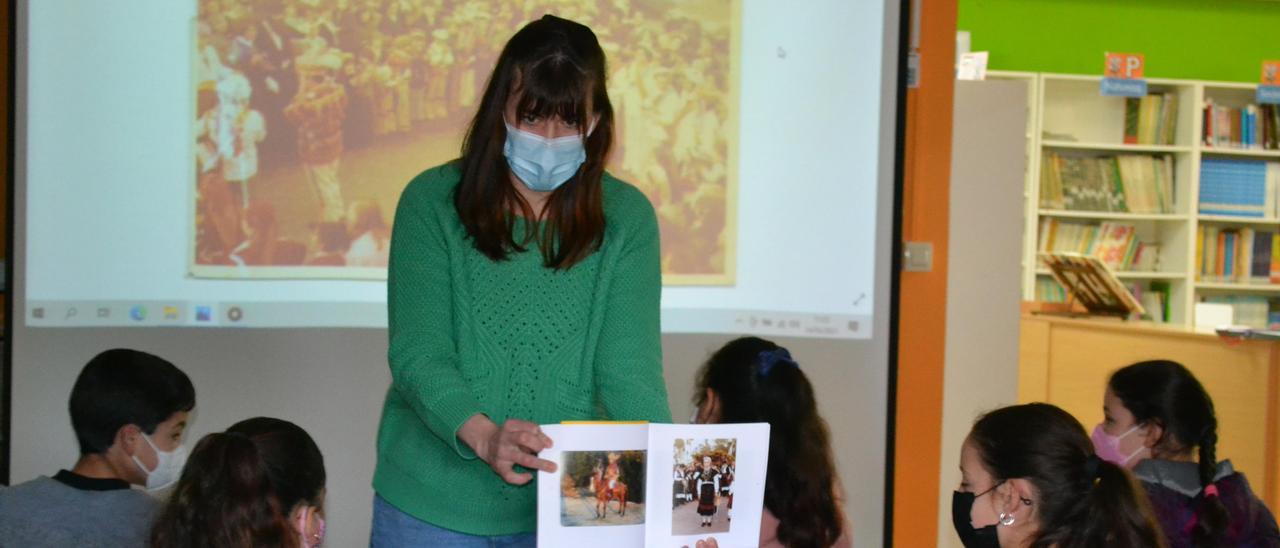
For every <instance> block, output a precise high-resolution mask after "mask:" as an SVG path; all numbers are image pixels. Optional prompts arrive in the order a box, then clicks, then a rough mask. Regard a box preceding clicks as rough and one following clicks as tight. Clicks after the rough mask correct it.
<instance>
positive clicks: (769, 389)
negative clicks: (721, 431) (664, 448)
mask: <svg viewBox="0 0 1280 548" xmlns="http://www.w3.org/2000/svg"><path fill="white" fill-rule="evenodd" d="M694 403H695V404H696V405H697V408H698V409H697V412H696V414H695V415H694V422H699V423H749V422H767V423H769V470H768V472H767V473H766V475H765V487H764V516H763V519H762V520H761V522H760V546H761V547H762V548H781V547H789V548H827V547H829V546H836V547H841V548H847V547H851V546H852V545H853V541H852V535H851V534H850V531H849V527H848V525H847V523H846V522H845V519H844V513H843V511H842V510H841V508H840V496H839V492H840V489H839V487H838V486H839V477H838V476H837V475H836V469H835V462H834V459H833V457H832V455H831V444H830V437H831V436H830V433H829V432H828V430H827V423H826V421H824V420H822V417H821V416H820V415H818V406H817V403H816V402H815V401H814V398H813V386H812V385H810V384H809V379H808V377H806V376H805V374H804V372H803V371H801V370H800V365H799V364H798V363H797V362H796V361H795V360H794V359H793V358H792V357H791V354H790V353H789V352H788V351H787V349H785V348H782V347H780V346H778V345H776V344H774V343H772V342H770V341H766V340H764V339H760V338H756V337H743V338H740V339H736V340H733V341H730V342H729V343H728V344H726V345H725V346H724V347H723V348H721V349H720V350H717V351H716V352H715V354H712V356H711V358H710V359H709V360H707V363H706V364H704V365H703V366H702V369H701V370H700V371H699V373H698V387H697V391H696V392H695V393H694ZM731 515H732V514H731Z"/></svg>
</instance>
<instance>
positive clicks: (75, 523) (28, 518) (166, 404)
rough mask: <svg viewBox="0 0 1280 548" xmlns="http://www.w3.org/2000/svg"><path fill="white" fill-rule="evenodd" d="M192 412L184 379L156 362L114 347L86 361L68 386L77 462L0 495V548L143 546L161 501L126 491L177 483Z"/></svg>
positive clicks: (188, 384)
mask: <svg viewBox="0 0 1280 548" xmlns="http://www.w3.org/2000/svg"><path fill="white" fill-rule="evenodd" d="M195 404H196V393H195V388H194V387H192V386H191V379H189V378H187V375H186V374H185V373H183V372H182V371H181V370H179V369H178V368H177V367H174V365H173V364H172V363H169V362H168V361H165V360H164V359H162V358H159V357H157V356H153V355H151V354H147V353H145V352H139V351H137V350H126V349H115V350H108V351H106V352H103V353H101V354H98V355H97V356H95V357H94V358H93V359H92V360H89V363H88V364H87V365H85V367H84V369H83V370H82V371H81V372H80V376H79V377H77V378H76V383H75V385H74V386H73V387H72V388H71V404H70V411H71V426H72V428H73V429H74V430H75V433H76V440H77V441H78V442H79V443H80V458H79V460H77V461H76V464H75V466H73V467H72V468H71V470H69V471H68V470H62V471H60V472H58V473H57V474H55V475H54V476H53V477H52V478H49V477H40V478H37V479H34V480H31V481H28V482H26V483H23V484H20V485H15V486H13V487H12V488H9V489H4V490H0V546H27V547H43V546H50V547H53V546H122V547H129V546H139V547H141V546H145V545H146V541H147V531H148V530H149V529H150V527H151V520H152V518H153V517H154V516H155V512H156V510H157V508H158V505H159V503H158V502H156V500H155V499H154V498H153V497H151V496H148V495H147V494H145V493H143V492H141V491H137V490H133V489H130V487H129V486H130V485H139V486H145V487H147V489H149V490H152V491H158V490H160V489H163V488H166V487H168V486H169V485H170V484H171V483H173V482H174V481H175V480H177V478H178V474H179V473H180V472H181V470H182V465H183V462H184V460H185V455H186V453H185V451H183V448H182V434H183V430H184V429H185V428H186V425H187V415H188V413H190V411H191V410H192V409H193V408H195Z"/></svg>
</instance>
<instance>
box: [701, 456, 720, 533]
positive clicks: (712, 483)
mask: <svg viewBox="0 0 1280 548" xmlns="http://www.w3.org/2000/svg"><path fill="white" fill-rule="evenodd" d="M695 492H696V493H697V494H698V515H699V516H702V518H701V519H702V524H701V525H702V526H703V527H711V521H712V520H713V519H715V517H716V508H718V507H719V506H720V472H718V471H716V469H715V467H713V466H711V457H702V472H700V473H699V474H698V485H697V490H696V491H695Z"/></svg>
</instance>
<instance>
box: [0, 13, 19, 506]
mask: <svg viewBox="0 0 1280 548" xmlns="http://www.w3.org/2000/svg"><path fill="white" fill-rule="evenodd" d="M4 10H5V11H4V33H5V35H4V47H5V55H4V62H5V66H4V78H5V81H4V88H5V97H4V99H5V101H4V122H5V129H4V131H5V134H4V145H5V147H4V148H5V150H4V155H5V161H4V182H5V185H4V194H5V201H4V224H5V233H4V257H3V260H4V279H3V280H0V286H2V287H3V292H2V293H0V298H3V299H4V310H3V314H4V316H3V318H4V339H2V340H0V346H3V347H4V348H3V352H4V364H3V371H0V485H9V460H10V458H9V455H10V453H11V451H10V441H9V440H10V439H11V438H10V432H11V430H10V425H11V424H12V423H13V418H12V417H13V344H12V341H13V327H14V326H13V322H14V315H13V308H14V307H13V301H14V298H13V287H14V284H13V273H14V267H13V263H14V262H15V261H14V260H13V252H14V249H15V248H14V243H13V239H14V228H15V227H14V219H15V214H16V211H17V209H16V205H15V204H14V202H15V200H14V198H15V195H14V189H15V188H16V187H17V185H16V184H15V179H14V173H15V169H14V162H15V160H16V152H15V151H16V150H17V142H18V138H17V135H18V133H17V129H18V126H17V120H18V115H17V108H15V107H16V106H17V96H18V93H17V92H18V88H17V85H18V84H17V82H18V78H17V76H18V73H17V70H18V48H17V44H18V31H17V29H18V19H17V16H18V0H9V1H8V2H6V3H5V6H4Z"/></svg>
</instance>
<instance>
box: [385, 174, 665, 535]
mask: <svg viewBox="0 0 1280 548" xmlns="http://www.w3.org/2000/svg"><path fill="white" fill-rule="evenodd" d="M459 178H460V174H459V171H458V170H457V168H456V167H454V166H453V165H451V164H446V165H444V166H440V167H436V168H433V169H430V170H427V171H426V172H423V173H422V174H421V175H418V176H417V177H415V178H414V180H413V181H411V182H410V183H409V185H408V187H406V188H405V190H404V193H403V194H402V195H401V197H400V204H399V206H398V207H397V209H396V217H395V229H394V231H393V233H392V238H391V266H390V269H389V271H388V275H387V312H388V323H389V324H390V338H391V340H390V350H389V352H388V362H389V363H390V366H391V389H390V390H389V391H388V393H387V400H386V404H385V406H384V407H383V411H382V424H381V425H380V427H379V429H378V465H377V470H376V471H375V472H374V477H373V488H374V490H376V491H377V492H378V494H379V495H381V496H382V497H383V498H384V499H386V500H387V502H390V503H391V504H392V505H393V506H395V507H396V508H399V509H400V510H402V511H404V512H406V513H408V514H410V515H412V516H415V517H417V518H418V519H421V520H423V521H426V522H428V523H431V524H433V525H436V526H439V527H444V528H446V529H452V530H454V531H460V532H463V533H470V534H475V535H507V534H514V533H523V532H532V531H534V530H535V527H536V521H537V519H536V518H537V510H536V505H535V501H536V498H537V495H536V487H535V486H534V483H533V482H530V483H529V484H526V485H524V486H520V487H516V486H512V485H508V484H507V483H505V482H503V481H502V479H501V478H499V477H498V476H497V475H496V474H494V473H493V471H492V470H490V468H489V466H488V465H487V464H485V463H484V461H481V460H480V459H478V458H476V456H475V454H474V453H473V452H472V451H471V450H470V448H469V447H467V446H466V444H464V443H462V441H461V440H459V439H458V437H457V434H458V429H459V428H460V427H461V426H462V423H463V422H465V421H466V420H467V419H468V418H470V417H471V416H472V415H475V414H476V413H484V414H485V415H487V416H489V417H490V418H491V419H493V421H494V422H495V423H498V424H499V425H501V424H502V423H503V422H504V421H505V420H507V418H518V419H523V420H527V421H532V422H535V423H539V424H548V423H558V422H561V421H566V420H591V419H606V418H607V419H610V420H647V421H651V422H671V411H670V408H669V407H668V406H667V392H666V385H665V384H664V383H663V379H662V350H661V340H660V338H659V322H658V307H659V299H660V295H661V285H662V280H661V272H660V267H659V256H658V226H657V218H656V217H655V215H654V212H653V206H651V205H650V204H649V201H648V200H647V199H646V198H645V196H644V195H643V194H641V193H640V192H639V191H638V190H636V188H635V187H633V186H631V185H628V184H626V183H624V182H622V181H619V180H617V179H614V178H613V177H611V176H609V175H606V176H605V179H604V211H605V236H604V243H603V246H602V247H601V248H600V250H598V251H597V252H595V253H593V254H592V255H591V256H589V257H588V258H587V259H585V260H583V261H582V262H580V263H578V264H576V265H574V266H573V267H572V268H570V269H568V270H567V271H560V272H557V271H555V270H553V269H549V268H546V267H545V266H543V264H542V255H541V253H540V252H539V251H538V249H537V246H536V245H531V246H529V249H528V250H527V251H525V252H523V253H516V254H512V255H511V256H509V257H508V258H507V260H505V261H498V262H495V261H493V260H490V259H489V258H488V257H486V256H484V255H483V254H481V253H480V252H479V251H476V249H475V248H474V247H473V246H472V245H471V240H470V239H469V237H468V236H467V232H466V229H465V228H463V226H462V223H461V221H460V220H459V218H458V214H457V211H456V210H455V209H454V207H453V201H452V191H453V189H454V188H455V187H456V186H457V184H458V180H459ZM517 225H519V223H517ZM521 230H523V229H521V228H518V229H517V232H518V234H517V236H519V232H520V231H521Z"/></svg>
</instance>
